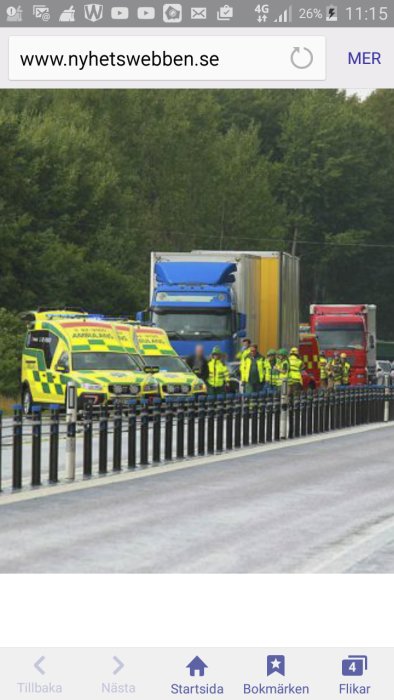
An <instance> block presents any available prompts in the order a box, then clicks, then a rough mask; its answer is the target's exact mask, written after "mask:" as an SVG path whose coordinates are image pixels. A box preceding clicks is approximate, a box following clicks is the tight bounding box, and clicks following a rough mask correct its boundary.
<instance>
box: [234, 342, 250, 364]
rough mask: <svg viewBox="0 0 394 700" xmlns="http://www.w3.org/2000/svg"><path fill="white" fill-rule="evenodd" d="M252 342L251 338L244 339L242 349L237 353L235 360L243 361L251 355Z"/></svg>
mask: <svg viewBox="0 0 394 700" xmlns="http://www.w3.org/2000/svg"><path fill="white" fill-rule="evenodd" d="M251 344H252V341H251V339H250V338H243V339H242V342H241V349H240V350H239V352H237V354H236V356H235V359H236V360H239V361H241V360H242V359H243V358H244V357H246V356H247V355H249V352H250V346H251Z"/></svg>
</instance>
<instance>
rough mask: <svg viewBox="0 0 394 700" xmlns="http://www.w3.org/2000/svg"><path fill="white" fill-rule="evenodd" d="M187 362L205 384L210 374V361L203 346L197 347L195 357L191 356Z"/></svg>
mask: <svg viewBox="0 0 394 700" xmlns="http://www.w3.org/2000/svg"><path fill="white" fill-rule="evenodd" d="M186 362H187V364H188V365H189V367H190V369H192V370H193V372H194V374H195V375H197V377H198V378H199V379H202V380H203V381H204V382H206V381H207V379H208V374H209V369H208V360H207V359H206V357H205V355H204V348H203V346H202V345H196V347H195V350H194V355H190V357H188V358H187V360H186Z"/></svg>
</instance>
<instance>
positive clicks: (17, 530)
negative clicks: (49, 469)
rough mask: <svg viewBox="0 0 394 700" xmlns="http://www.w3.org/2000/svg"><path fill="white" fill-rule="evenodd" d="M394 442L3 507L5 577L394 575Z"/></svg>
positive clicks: (362, 440)
mask: <svg viewBox="0 0 394 700" xmlns="http://www.w3.org/2000/svg"><path fill="white" fill-rule="evenodd" d="M393 440H394V427H391V426H390V427H387V428H383V429H372V430H370V431H368V432H363V433H358V434H347V435H345V434H343V433H342V434H338V437H332V438H330V439H326V440H319V441H317V442H316V441H315V442H310V443H308V442H303V443H302V442H301V441H297V442H294V443H292V444H289V443H287V444H286V446H284V447H282V446H281V447H280V448H279V449H278V448H277V449H275V450H271V451H256V452H255V453H254V454H252V455H249V456H243V453H242V451H239V452H238V453H237V454H236V458H235V459H234V458H233V459H227V458H226V459H225V460H224V461H217V462H216V463H214V464H208V463H205V464H199V463H198V460H196V462H195V464H194V465H193V466H191V467H189V468H187V469H179V470H178V471H168V472H164V473H160V474H153V475H150V474H152V473H153V472H154V469H151V470H148V472H149V473H147V476H145V477H144V478H135V479H133V478H131V479H130V480H129V481H125V482H123V483H116V477H113V480H112V482H111V483H110V485H103V486H99V485H98V486H94V487H93V488H87V489H86V490H72V491H71V492H68V493H56V488H58V487H55V488H54V489H52V492H51V493H52V494H53V495H49V496H45V497H42V498H41V497H40V498H37V499H36V500H28V501H21V502H15V503H9V504H5V503H3V505H2V506H1V507H0V513H1V532H0V572H1V573H4V572H10V573H13V572H59V573H60V572H64V573H67V572H70V573H71V572H92V573H93V572H115V573H116V572H141V573H147V572H152V573H157V572H160V573H167V572H168V573H171V572H179V573H182V572H185V573H187V572H193V573H205V572H219V573H226V572H234V573H237V572H244V573H247V572H273V573H280V572H288V573H291V572H301V573H302V572H311V573H313V572H316V573H318V572H338V573H339V572H354V573H356V572H381V573H383V572H390V573H393V572H394V498H393V494H394V464H393ZM189 464H190V463H189Z"/></svg>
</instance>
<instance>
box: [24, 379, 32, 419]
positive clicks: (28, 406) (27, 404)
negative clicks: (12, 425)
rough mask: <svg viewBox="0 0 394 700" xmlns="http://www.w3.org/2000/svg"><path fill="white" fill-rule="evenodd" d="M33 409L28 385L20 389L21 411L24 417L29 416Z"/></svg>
mask: <svg viewBox="0 0 394 700" xmlns="http://www.w3.org/2000/svg"><path fill="white" fill-rule="evenodd" d="M32 407H33V397H32V395H31V392H30V388H29V385H28V384H27V385H26V386H24V387H23V389H22V410H23V415H24V416H30V415H31V410H32Z"/></svg>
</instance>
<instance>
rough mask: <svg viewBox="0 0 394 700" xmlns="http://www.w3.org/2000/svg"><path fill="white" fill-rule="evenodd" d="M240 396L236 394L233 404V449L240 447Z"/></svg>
mask: <svg viewBox="0 0 394 700" xmlns="http://www.w3.org/2000/svg"><path fill="white" fill-rule="evenodd" d="M241 423H242V395H241V394H237V395H236V397H235V403H234V447H241Z"/></svg>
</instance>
